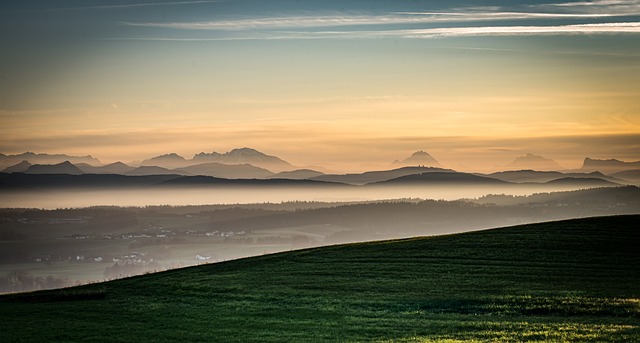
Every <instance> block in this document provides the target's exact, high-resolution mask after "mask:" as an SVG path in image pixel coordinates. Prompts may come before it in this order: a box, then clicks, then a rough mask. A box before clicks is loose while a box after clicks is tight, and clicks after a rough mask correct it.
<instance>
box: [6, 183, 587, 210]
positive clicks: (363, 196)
mask: <svg viewBox="0 0 640 343" xmlns="http://www.w3.org/2000/svg"><path fill="white" fill-rule="evenodd" d="M584 188H590V187H585V186H583V185H566V186H557V185H545V184H529V185H527V184H525V185H518V184H506V185H403V186H376V185H368V186H351V185H332V186H308V187H305V186H297V187H287V186H207V187H163V188H146V189H132V188H106V189H105V188H97V189H96V188H71V189H70V188H53V189H46V190H4V191H1V192H0V194H2V196H1V197H0V207H4V208H40V209H56V208H81V207H91V206H124V207H126V206H147V205H156V206H157V205H170V206H186V205H208V204H248V203H280V202H287V201H325V202H348V201H372V200H385V199H404V198H417V199H435V200H458V199H475V198H479V197H482V196H484V195H487V194H506V195H514V196H522V195H531V194H535V193H541V192H556V191H572V190H578V189H584Z"/></svg>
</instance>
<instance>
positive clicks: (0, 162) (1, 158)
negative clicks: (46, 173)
mask: <svg viewBox="0 0 640 343" xmlns="http://www.w3.org/2000/svg"><path fill="white" fill-rule="evenodd" d="M22 161H28V162H29V163H31V164H59V163H62V162H65V161H69V162H71V163H88V164H93V165H95V164H101V163H100V161H99V160H98V159H96V158H94V157H92V156H89V155H87V156H69V155H63V154H57V155H51V154H36V153H33V152H25V153H22V154H18V155H2V154H0V168H6V167H8V166H12V165H15V164H18V163H20V162H22Z"/></svg>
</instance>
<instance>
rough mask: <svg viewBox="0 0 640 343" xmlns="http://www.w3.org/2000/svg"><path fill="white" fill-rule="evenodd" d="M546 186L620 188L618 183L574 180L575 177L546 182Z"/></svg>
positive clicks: (587, 179)
mask: <svg viewBox="0 0 640 343" xmlns="http://www.w3.org/2000/svg"><path fill="white" fill-rule="evenodd" d="M546 184H548V185H555V186H560V185H562V186H581V187H582V186H584V187H610V186H620V184H618V183H613V182H609V181H605V180H602V179H598V178H576V177H563V178H561V179H557V180H553V181H549V182H546Z"/></svg>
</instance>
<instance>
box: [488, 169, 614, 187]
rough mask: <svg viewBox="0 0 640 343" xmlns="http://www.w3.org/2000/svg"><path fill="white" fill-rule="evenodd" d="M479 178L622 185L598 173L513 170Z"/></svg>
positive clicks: (520, 181) (612, 178)
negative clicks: (588, 180) (573, 181)
mask: <svg viewBox="0 0 640 343" xmlns="http://www.w3.org/2000/svg"><path fill="white" fill-rule="evenodd" d="M476 175H480V176H488V177H492V178H494V179H498V180H503V181H508V182H518V183H530V182H535V183H546V182H549V181H553V180H558V179H562V178H567V177H569V178H576V179H578V178H582V179H584V178H592V179H593V178H596V179H602V180H605V181H609V182H613V183H619V184H624V183H625V182H624V180H620V179H618V178H615V177H611V176H607V175H604V174H602V173H600V172H592V173H561V172H556V171H536V170H513V171H503V172H497V173H492V174H488V175H484V174H476Z"/></svg>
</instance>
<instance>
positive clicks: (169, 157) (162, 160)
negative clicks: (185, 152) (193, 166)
mask: <svg viewBox="0 0 640 343" xmlns="http://www.w3.org/2000/svg"><path fill="white" fill-rule="evenodd" d="M189 164H190V163H189V162H188V161H187V160H185V158H184V157H182V156H180V155H178V154H176V153H170V154H165V155H160V156H156V157H152V158H150V159H148V160H144V161H143V162H142V166H157V167H163V168H168V169H173V168H181V167H185V166H187V165H189Z"/></svg>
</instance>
